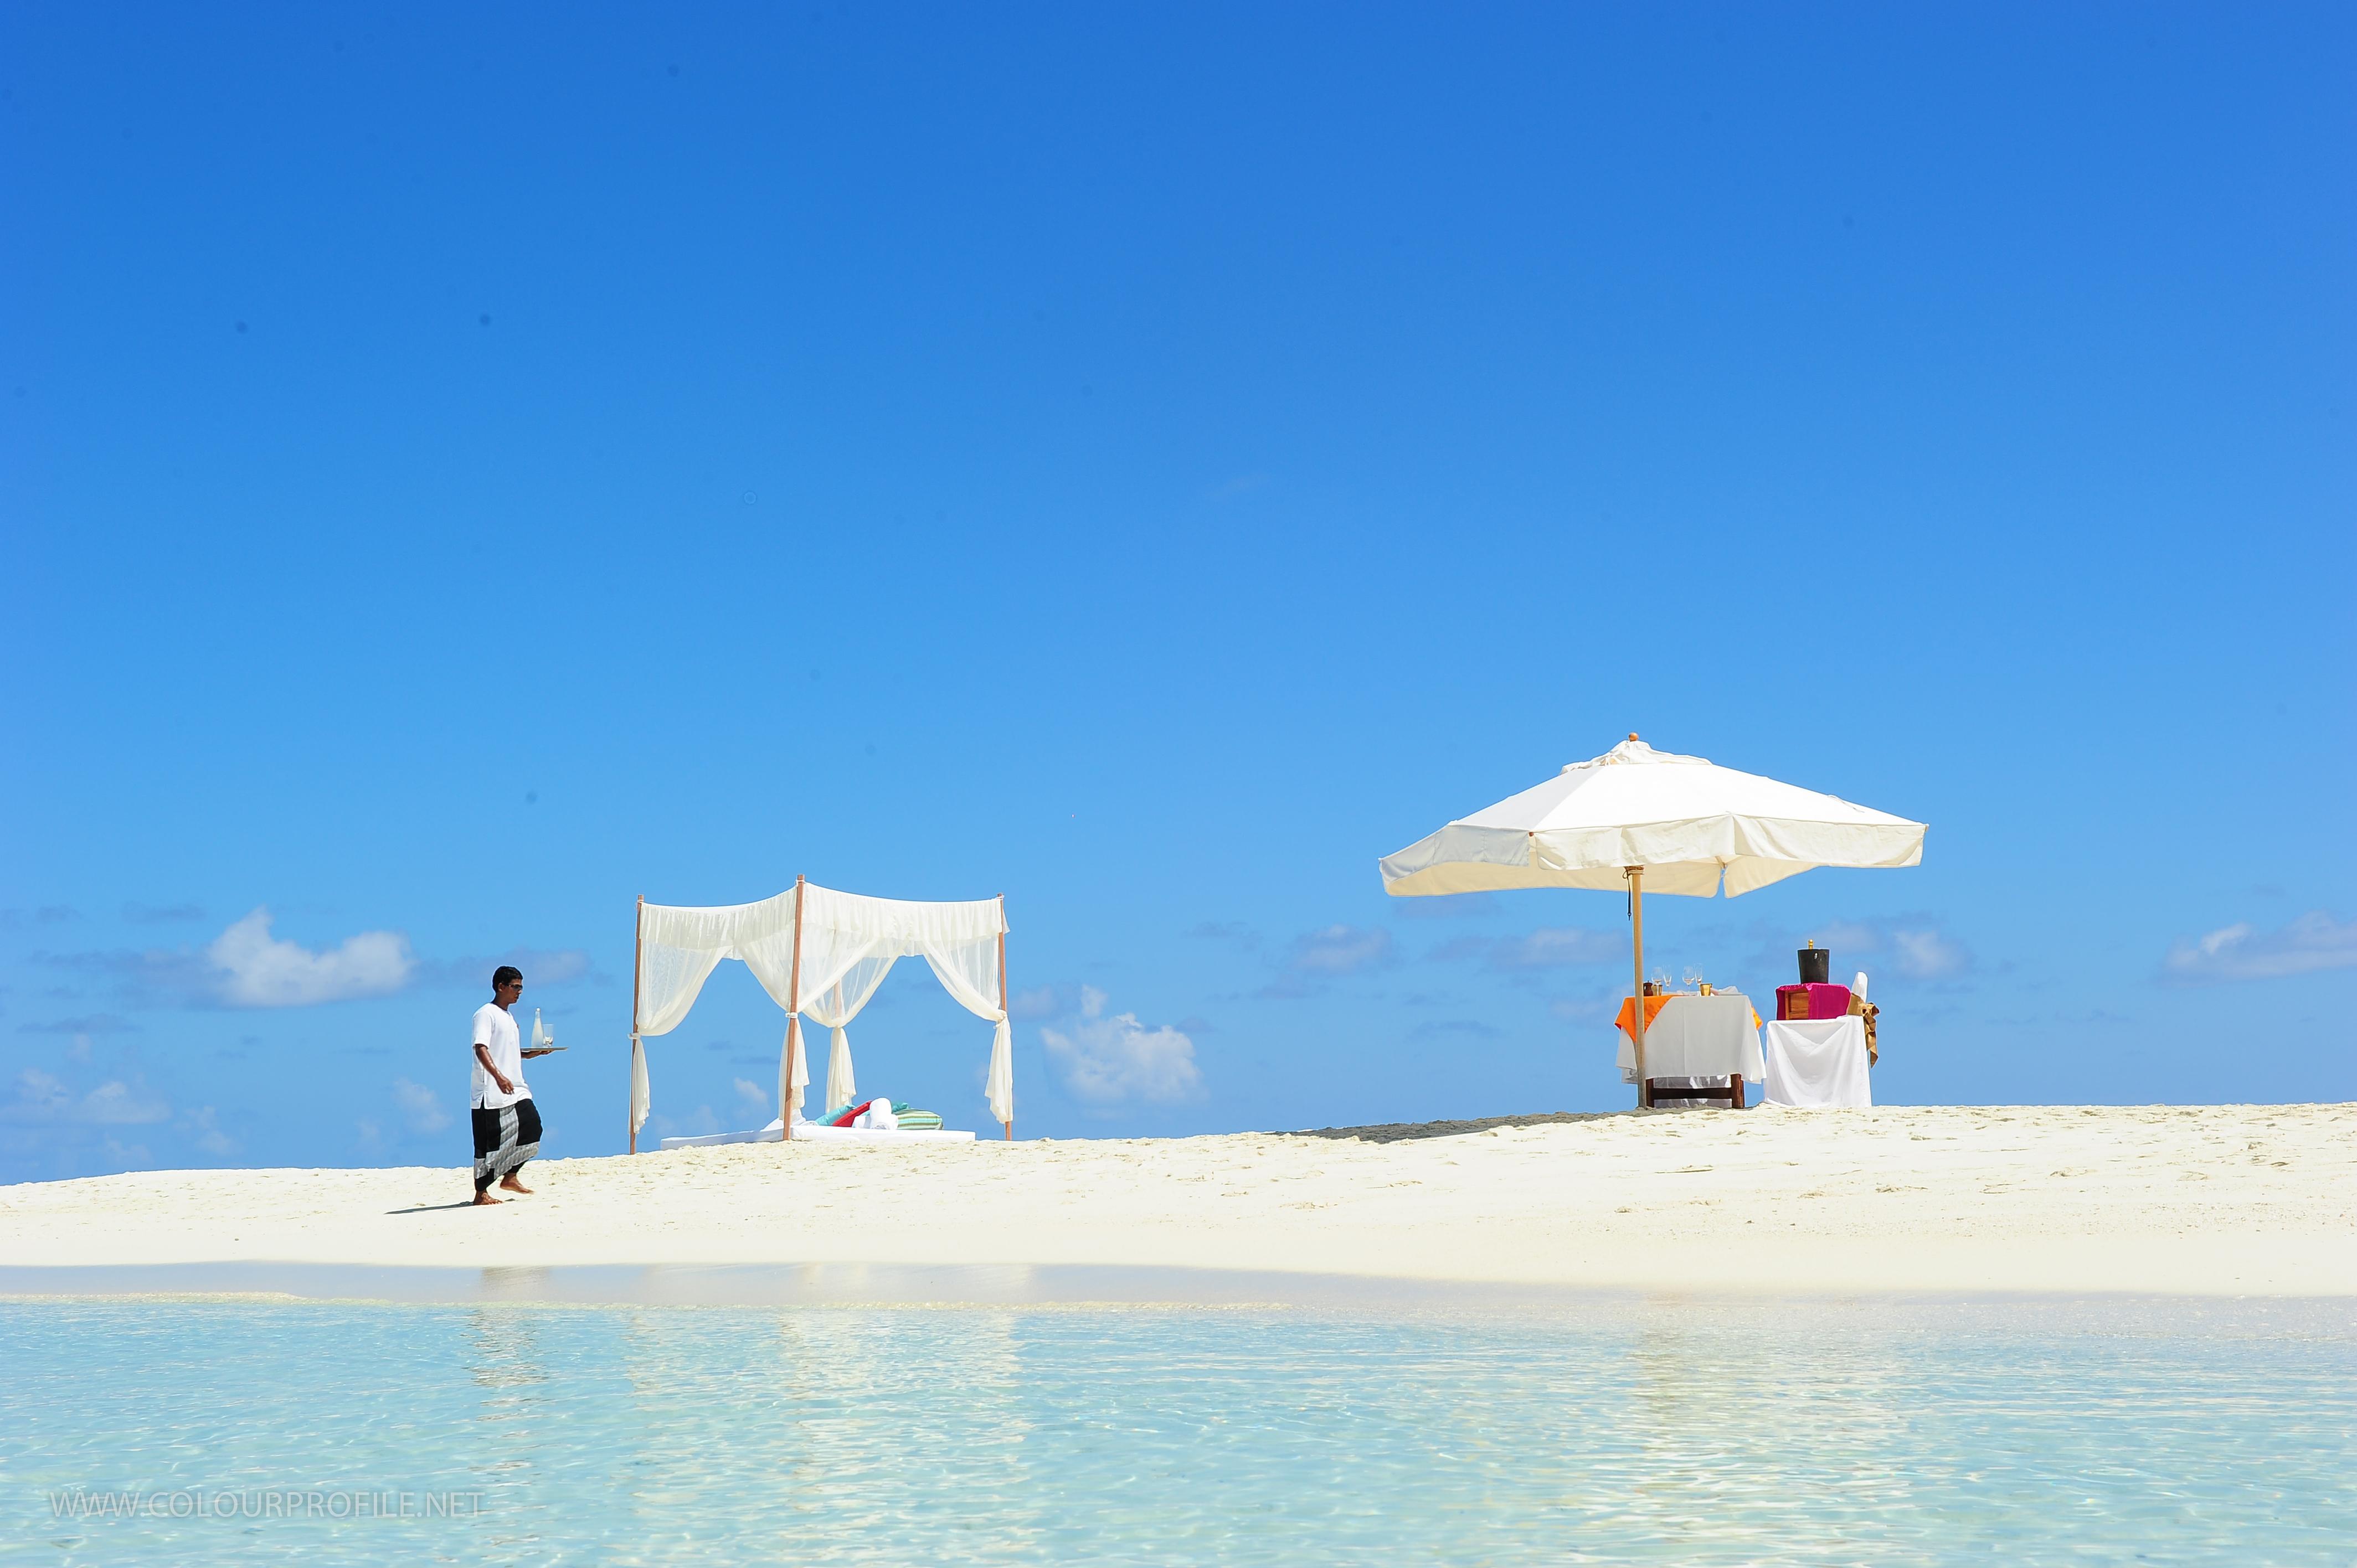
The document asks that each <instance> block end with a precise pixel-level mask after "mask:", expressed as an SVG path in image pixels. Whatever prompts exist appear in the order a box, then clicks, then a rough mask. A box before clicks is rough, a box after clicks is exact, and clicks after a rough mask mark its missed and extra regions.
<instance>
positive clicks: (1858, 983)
mask: <svg viewBox="0 0 2357 1568" xmlns="http://www.w3.org/2000/svg"><path fill="white" fill-rule="evenodd" d="M1849 993H1850V994H1851V995H1852V996H1855V997H1857V999H1858V1000H1859V1001H1860V1002H1863V1001H1865V1000H1866V971H1864V970H1862V969H1861V970H1859V971H1858V972H1857V978H1856V979H1854V980H1852V981H1851V982H1850V983H1849Z"/></svg>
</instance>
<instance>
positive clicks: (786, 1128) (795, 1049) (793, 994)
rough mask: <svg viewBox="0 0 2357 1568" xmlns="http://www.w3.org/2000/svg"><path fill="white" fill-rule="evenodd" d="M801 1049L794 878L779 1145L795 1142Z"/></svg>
mask: <svg viewBox="0 0 2357 1568" xmlns="http://www.w3.org/2000/svg"><path fill="white" fill-rule="evenodd" d="M801 1054H802V874H801V873H800V872H796V873H795V874H794V963H793V968H792V970H791V971H790V972H789V973H788V975H787V979H786V1080H785V1082H783V1083H781V1084H780V1085H778V1141H779V1142H780V1143H784V1144H791V1143H792V1142H793V1141H794V1067H795V1064H796V1062H797V1061H798V1059H799V1058H800V1057H801Z"/></svg>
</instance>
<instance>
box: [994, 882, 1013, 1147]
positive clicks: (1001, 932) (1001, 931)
mask: <svg viewBox="0 0 2357 1568" xmlns="http://www.w3.org/2000/svg"><path fill="white" fill-rule="evenodd" d="M998 1010H999V1011H1000V1012H1001V1013H1004V1014H1006V1016H1007V1017H1008V1018H1010V1019H1012V1018H1013V1017H1014V1016H1015V1007H1014V1004H1013V1003H1012V1002H1011V1001H1009V1000H1008V998H1007V995H1006V894H1004V893H1001V894H1000V895H999V896H998ZM1014 1027H1015V1026H1014V1025H1013V1024H1012V1023H1009V1024H1008V1025H1007V1029H1008V1031H1009V1034H1008V1044H1007V1048H1008V1049H1009V1050H1010V1051H1011V1050H1013V1049H1014V1036H1013V1033H1012V1031H1013V1030H1014ZM1007 1065H1008V1067H1009V1068H1010V1069H1011V1068H1012V1067H1013V1065H1014V1064H1013V1063H1011V1062H1010V1063H1008V1064H1007ZM1006 1141H1007V1142H1008V1143H1010V1144H1011V1143H1013V1142H1015V1118H1014V1117H1012V1116H1010V1117H1008V1118H1007V1119H1006Z"/></svg>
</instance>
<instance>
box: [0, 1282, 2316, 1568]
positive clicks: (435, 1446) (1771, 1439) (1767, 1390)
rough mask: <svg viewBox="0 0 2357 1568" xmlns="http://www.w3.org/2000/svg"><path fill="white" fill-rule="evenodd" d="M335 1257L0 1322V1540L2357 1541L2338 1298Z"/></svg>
mask: <svg viewBox="0 0 2357 1568" xmlns="http://www.w3.org/2000/svg"><path fill="white" fill-rule="evenodd" d="M30 1273H32V1271H11V1272H10V1273H9V1275H8V1277H6V1278H5V1279H0V1287H5V1288H6V1289H10V1290H15V1291H23V1290H26V1289H27V1288H29V1287H28V1285H27V1279H26V1276H27V1275H28V1274H30ZM356 1278H358V1279H360V1282H361V1283H370V1282H369V1281H368V1280H367V1279H365V1278H364V1277H361V1276H356V1275H354V1274H353V1273H351V1272H350V1271H346V1272H342V1273H340V1274H339V1277H338V1278H337V1279H336V1280H335V1281H332V1282H323V1281H322V1280H321V1279H320V1278H318V1277H312V1278H310V1279H308V1280H296V1281H292V1282H288V1281H284V1280H282V1281H279V1282H277V1283H279V1284H280V1285H282V1286H285V1285H288V1284H290V1283H291V1284H292V1286H293V1288H295V1289H296V1291H297V1292H298V1293H302V1294H296V1295H291V1296H280V1297H275V1298H266V1297H262V1296H256V1295H244V1296H232V1295H212V1296H199V1295H183V1296H178V1297H156V1296H140V1295H86V1296H72V1295H51V1296H48V1297H46V1298H41V1299H32V1298H20V1299H13V1300H5V1301H0V1348H5V1372H0V1557H5V1558H7V1559H21V1560H26V1561H42V1562H61V1563H186V1564H207V1563H252V1562H256V1561H269V1560H273V1559H276V1558H282V1557H283V1558H286V1559H298V1558H316V1560H318V1561H333V1562H337V1563H419V1562H456V1563H489V1562H499V1563H571V1562H584V1563H586V1562H599V1563H687V1562H755V1561H779V1562H793V1563H867V1562H873V1563H909V1562H916V1561H976V1562H1010V1563H1039V1562H1066V1561H1083V1560H1085V1561H1091V1562H1107V1561H1110V1562H1156V1563H1168V1562H1174V1561H1179V1562H1204V1563H1211V1562H1217V1563H1377V1562H1381V1563H1403V1562H1442V1563H1581V1562H1605V1563H1616V1562H1618V1563H1878V1564H1888V1563H1991V1562H2004V1563H2022V1562H2061V1561H2066V1560H2067V1561H2071V1562H2097V1563H2108V1562H2118V1563H2135V1562H2154V1563H2302V1564H2305V1563H2317V1564H2324V1563H2330V1564H2333V1565H2335V1568H2344V1565H2346V1564H2348V1563H2351V1562H2352V1558H2357V1483H2352V1477H2357V1396H2352V1392H2351V1391H2352V1389H2353V1388H2357V1308H2352V1305H2350V1304H2347V1303H2323V1304H2317V1303H2220V1302H2185V1301H2136V1300H2120V1301H2105V1300H2091V1301H2025V1300H2015V1301H1906V1302H1900V1301H1878V1300H1837V1301H1828V1300H1748V1301H1746V1300H1717V1301H1712V1300H1703V1301H1696V1300H1684V1299H1675V1298H1653V1299H1647V1298H1637V1297H1627V1296H1612V1297H1606V1296H1593V1295H1571V1294H1555V1295H1552V1296H1547V1295H1544V1294H1532V1293H1523V1294H1516V1293H1511V1292H1480V1291H1466V1290H1463V1289H1443V1288H1437V1287H1434V1288H1427V1289H1423V1290H1415V1289H1407V1288H1405V1287H1401V1288H1394V1287H1382V1286H1372V1285H1369V1284H1367V1283H1364V1282H1338V1281H1324V1282H1317V1281H1296V1282H1290V1283H1286V1284H1283V1285H1272V1284H1271V1283H1270V1282H1269V1280H1268V1278H1267V1277H1266V1276H1262V1277H1259V1278H1256V1279H1253V1278H1242V1277H1234V1276H1229V1277H1222V1276H1197V1277H1191V1278H1190V1277H1182V1276H1179V1275H1178V1274H1176V1273H1172V1274H1169V1275H1166V1276H1157V1275H1156V1274H1155V1273H1154V1272H1152V1271H1125V1272H1122V1273H1119V1274H1092V1273H1089V1272H1086V1271H1066V1272H1064V1273H1063V1274H1061V1275H1060V1276H1059V1275H1056V1274H1055V1273H1053V1272H1022V1273H1017V1274H1016V1275H1011V1276H1010V1275H993V1274H990V1273H987V1272H985V1273H984V1274H981V1275H978V1276H976V1277H974V1278H972V1279H969V1280H965V1281H963V1282H961V1281H957V1280H944V1279H943V1277H942V1276H941V1275H938V1274H933V1273H923V1272H920V1271H909V1272H904V1273H902V1274H901V1275H899V1276H893V1275H890V1274H888V1273H882V1274H878V1273H862V1272H856V1271H855V1272H852V1273H834V1274H832V1275H828V1274H823V1273H813V1272H810V1271H802V1272H798V1273H797V1272H791V1271H788V1272H773V1273H768V1274H764V1273H759V1272H748V1271H734V1272H730V1271H704V1272H697V1271H670V1272H668V1273H665V1272H662V1271H651V1272H650V1271H608V1272H605V1273H602V1274H601V1273H598V1272H596V1271H580V1272H577V1273H570V1274H568V1273H567V1272H566V1271H553V1272H536V1273H527V1274H522V1275H497V1274H495V1275H492V1276H490V1277H485V1276H472V1275H470V1276H465V1277H463V1278H460V1277H457V1276H453V1277H452V1278H449V1279H442V1280H438V1281H437V1280H425V1279H421V1278H420V1277H419V1276H418V1275H417V1274H416V1273H411V1274H409V1275H407V1276H405V1277H401V1278H395V1277H393V1276H391V1275H387V1276H384V1277H383V1278H382V1279H378V1280H376V1281H374V1282H373V1283H377V1284H379V1285H381V1286H382V1289H380V1290H376V1291H372V1292H367V1293H357V1294H374V1295H376V1296H378V1297H379V1299H375V1300H356V1299H319V1297H324V1296H328V1295H349V1294H356V1293H355V1292H354V1291H353V1289H352V1286H353V1284H354V1282H355V1279H356ZM139 1283H144V1284H145V1285H146V1286H148V1287H150V1288H152V1287H153V1286H154V1285H156V1283H158V1282H157V1281H156V1279H155V1278H153V1277H150V1278H146V1279H145V1280H143V1281H141V1282H139ZM179 1283H182V1284H183V1285H184V1286H186V1287H187V1288H189V1289H197V1290H216V1291H218V1290H223V1289H229V1288H234V1287H235V1285H237V1284H238V1283H243V1284H245V1285H248V1286H253V1285H255V1284H256V1283H258V1282H257V1281H256V1279H255V1278H253V1277H252V1276H247V1277H245V1278H243V1279H242V1280H239V1279H236V1278H232V1277H230V1276H224V1275H223V1274H221V1273H220V1272H218V1271H216V1272H215V1273H210V1274H190V1275H188V1276H185V1277H183V1278H182V1279H181V1280H180V1282H179ZM123 1284H124V1282H123V1281H121V1280H116V1281H114V1282H113V1283H111V1284H108V1285H106V1286H105V1287H103V1288H116V1289H119V1288H122V1287H123ZM961 1285H963V1287H964V1288H957V1287H960V1286H961ZM330 1286H332V1288H329V1287H330ZM69 1288H93V1283H92V1282H90V1281H87V1280H84V1281H81V1282H80V1283H74V1284H70V1286H69ZM863 1293H865V1294H868V1295H869V1296H870V1297H871V1299H869V1300H867V1301H865V1302H861V1301H858V1300H856V1299H854V1298H856V1297H857V1296H858V1295H860V1294H863ZM306 1296H308V1297H309V1298H306ZM681 1303H691V1304H692V1303H703V1304H704V1305H680V1304H681ZM76 1498H81V1499H82V1501H81V1503H80V1504H79V1505H77V1504H76V1502H75V1501H74V1499H76ZM92 1498H96V1499H97V1500H96V1501H95V1502H94V1503H93V1502H92V1501H91V1499H92ZM271 1498H276V1499H279V1502H278V1503H276V1504H270V1503H268V1499H271ZM289 1499H291V1501H290V1500H289ZM266 1504H267V1506H269V1507H271V1508H276V1507H279V1506H281V1505H283V1506H285V1507H291V1508H293V1509H296V1510H297V1511H298V1512H301V1513H304V1514H305V1516H304V1517H271V1516H268V1515H264V1517H255V1515H256V1514H257V1513H260V1512H262V1510H263V1509H264V1507H265V1505H266ZM77 1506H79V1507H80V1508H81V1509H82V1510H83V1511H82V1512H81V1514H80V1515H79V1516H77V1514H76V1512H75V1509H76V1507H77ZM124 1508H131V1509H137V1510H138V1511H136V1512H133V1513H128V1514H125V1513H123V1512H120V1511H114V1510H119V1509H124ZM428 1509H432V1510H436V1511H435V1515H434V1517H425V1512H426V1510H428ZM443 1509H448V1510H450V1511H447V1512H443V1511H440V1510H443ZM305 1510H309V1511H308V1512H305ZM404 1510H407V1512H408V1515H409V1516H408V1517H402V1515H403V1512H404ZM176 1513H177V1515H178V1517H175V1515H176ZM313 1515H316V1517H313ZM354 1516H359V1517H354Z"/></svg>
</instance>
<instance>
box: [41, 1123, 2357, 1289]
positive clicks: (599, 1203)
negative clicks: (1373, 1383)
mask: <svg viewBox="0 0 2357 1568" xmlns="http://www.w3.org/2000/svg"><path fill="white" fill-rule="evenodd" d="M526 1176H527V1179H528V1181H529V1182H530V1183H531V1184H532V1185H533V1187H535V1188H536V1189H537V1190H536V1191H535V1192H534V1193H533V1195H532V1196H530V1197H519V1198H515V1199H513V1200H511V1201H510V1202H508V1203H505V1204H502V1205H500V1207H498V1208H485V1209H475V1208H465V1207H458V1204H459V1202H460V1200H462V1199H464V1198H465V1197H467V1196H468V1192H469V1186H468V1177H467V1175H466V1172H465V1170H464V1169H463V1168H462V1167H458V1166H451V1167H448V1168H441V1169H426V1168H403V1169H390V1170H235V1171H156V1172H143V1173H135V1174H129V1175H123V1176H101V1177H93V1178H90V1179H85V1180H78V1181H62V1182H46V1183H36V1184H27V1185H23V1186H16V1187H0V1260H5V1262H7V1263H9V1264H13V1265H75V1264H83V1265H88V1264H114V1265H122V1264H151V1265H152V1264H166V1263H189V1262H264V1261H267V1262H302V1263H338V1264H397V1265H407V1266H421V1265H424V1266H459V1267H475V1266H490V1265H500V1264H512V1265H524V1266H549V1265H560V1264H617V1263H640V1264H651V1263H713V1264H726V1263H803V1262H877V1263H937V1264H1006V1263H1036V1264H1112V1265H1168V1266H1182V1267H1195V1268H1213V1269H1251V1270H1277V1271H1308V1272H1315V1273H1339V1274H1360V1275H1375V1276H1389V1277H1393V1278H1398V1279H1412V1280H1421V1281H1464V1282H1480V1281H1496V1282H1512V1283H1523V1284H1547V1285H1570V1286H1592V1287H1598V1288H1609V1289H1640V1290H1693V1291H1706V1292H1752V1291H1757V1292H1779V1293H1787V1292H1827V1291H1831V1292H1851V1291H1875V1292H1879V1291H1900V1292H1975V1291H2070V1292H2090V1291H2124V1292H2139V1293H2160V1294H2171V1293H2182V1294H2212V1295H2246V1294H2248V1295H2343V1294H2357V1106H2352V1105H2286V1106H2186V1107H2175V1106H2166V1107H2164V1106H2139V1107H2072V1106H2052V1107H2011V1106H1995V1107H1975V1108H1965V1107H1942V1108H1900V1107H1893V1108H1878V1109H1875V1110H1871V1111H1803V1112H1791V1111H1757V1112H1745V1113H1739V1114H1738V1113H1731V1112H1723V1111H1705V1112H1645V1113H1633V1112H1632V1113H1620V1114H1607V1115H1591V1116H1555V1117H1533V1118H1518V1119H1508V1120H1501V1121H1496V1122H1437V1123H1427V1124H1423V1125H1414V1126H1394V1127H1362V1128H1356V1129H1348V1130H1329V1131H1324V1132H1318V1133H1238V1134H1232V1135H1224V1136H1215V1137H1198V1138H1182V1139H1126V1140H1111V1139H1108V1140H1102V1141H1097V1140H1082V1141H1039V1142H1022V1143H1016V1144H1003V1143H992V1142H987V1141H984V1142H977V1143H975V1144H946V1145H911V1146H906V1147H870V1146H852V1147H845V1146H840V1145H831V1146H822V1145H814V1144H802V1145H780V1144H738V1145H730V1146H723V1147H717V1148H708V1149H687V1150H678V1151H673V1152H672V1153H668V1154H652V1155H638V1156H635V1157H607V1158H598V1159H574V1160H547V1161H543V1162H539V1163H536V1164H534V1165H532V1166H531V1167H530V1168H529V1170H528V1171H527V1173H526Z"/></svg>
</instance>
